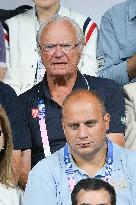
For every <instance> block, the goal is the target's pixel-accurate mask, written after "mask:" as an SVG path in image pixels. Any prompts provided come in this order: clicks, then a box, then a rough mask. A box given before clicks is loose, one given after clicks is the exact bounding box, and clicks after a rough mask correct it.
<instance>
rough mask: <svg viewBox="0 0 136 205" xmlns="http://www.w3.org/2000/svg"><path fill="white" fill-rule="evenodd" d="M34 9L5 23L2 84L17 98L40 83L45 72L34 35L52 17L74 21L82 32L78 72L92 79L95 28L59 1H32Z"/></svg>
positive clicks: (94, 58) (87, 19) (87, 18)
mask: <svg viewBox="0 0 136 205" xmlns="http://www.w3.org/2000/svg"><path fill="white" fill-rule="evenodd" d="M33 2H34V4H35V7H34V8H33V9H31V10H29V11H26V12H25V13H23V14H20V15H17V16H15V17H13V18H11V19H9V20H7V21H6V23H7V25H8V28H9V47H8V48H7V73H6V77H5V81H4V82H5V83H7V84H9V85H10V86H11V87H12V88H14V90H15V91H16V93H17V95H19V94H21V93H23V92H25V91H26V90H29V89H30V88H31V87H33V86H34V85H35V84H36V83H38V82H40V81H41V80H42V79H43V76H44V73H45V68H44V66H43V64H42V62H41V58H40V56H39V54H38V51H37V50H38V49H37V47H38V46H37V41H36V35H37V31H38V30H39V28H40V26H41V24H42V23H43V22H45V21H47V20H48V19H49V18H50V17H52V16H55V15H58V14H59V15H63V16H68V17H69V18H72V19H74V20H75V21H76V22H77V23H78V24H79V25H80V27H81V29H82V30H83V32H84V34H85V36H86V39H85V45H86V46H85V47H84V51H83V55H82V59H81V61H80V63H79V69H80V71H81V72H82V73H86V74H89V75H93V76H95V75H96V71H97V62H96V45H97V32H98V31H97V30H98V29H97V25H96V24H95V23H94V22H93V21H92V19H91V18H90V17H86V16H84V15H82V14H79V13H77V12H75V11H73V10H71V9H68V8H64V7H63V6H62V5H61V3H60V0H50V1H46V0H44V1H43V0H33Z"/></svg>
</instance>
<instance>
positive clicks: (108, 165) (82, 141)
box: [24, 90, 136, 205]
mask: <svg viewBox="0 0 136 205" xmlns="http://www.w3.org/2000/svg"><path fill="white" fill-rule="evenodd" d="M62 118H63V119H62V124H63V129H64V133H65V137H66V140H67V144H66V145H65V146H64V147H63V148H62V149H60V150H59V151H57V152H55V153H54V154H52V155H51V156H50V157H47V158H45V159H43V160H42V161H41V162H39V163H38V164H37V165H36V166H35V167H34V168H33V169H32V171H31V172H30V175H29V179H28V183H27V186H26V190H25V195H24V205H29V204H31V205H42V204H50V205H54V204H65V205H71V193H70V191H72V190H73V187H74V185H75V184H76V183H77V182H78V181H79V180H81V179H83V178H88V177H90V178H100V179H102V180H104V181H107V182H109V183H110V184H111V185H113V186H114V188H115V191H116V196H117V205H121V204H123V205H134V204H136V197H135V196H136V166H135V163H136V154H135V153H134V152H132V151H129V150H128V149H124V148H122V147H120V146H118V145H116V144H113V143H112V142H111V141H109V140H107V138H106V130H107V129H108V128H109V119H110V116H109V113H107V112H106V111H105V108H104V105H103V102H102V100H101V99H100V98H99V97H98V96H97V95H96V94H95V93H94V92H93V91H88V90H77V91H74V92H73V93H71V94H70V95H69V96H68V97H67V98H66V100H65V101H64V103H63V111H62Z"/></svg>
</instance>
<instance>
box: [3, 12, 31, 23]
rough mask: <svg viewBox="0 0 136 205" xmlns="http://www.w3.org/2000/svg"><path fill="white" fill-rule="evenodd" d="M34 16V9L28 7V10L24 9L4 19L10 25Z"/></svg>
mask: <svg viewBox="0 0 136 205" xmlns="http://www.w3.org/2000/svg"><path fill="white" fill-rule="evenodd" d="M33 17H34V9H30V10H28V11H25V12H23V13H20V14H17V15H15V16H13V17H11V18H9V19H7V20H6V23H7V24H8V25H10V24H11V25H12V24H13V23H14V24H15V23H18V22H20V21H26V20H27V21H28V19H30V20H31V19H32V18H33Z"/></svg>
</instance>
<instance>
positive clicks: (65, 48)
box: [19, 16, 125, 167]
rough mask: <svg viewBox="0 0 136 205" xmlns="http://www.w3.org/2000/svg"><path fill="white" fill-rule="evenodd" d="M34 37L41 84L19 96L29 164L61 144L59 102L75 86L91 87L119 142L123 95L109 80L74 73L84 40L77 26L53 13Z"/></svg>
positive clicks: (75, 87) (60, 104)
mask: <svg viewBox="0 0 136 205" xmlns="http://www.w3.org/2000/svg"><path fill="white" fill-rule="evenodd" d="M38 39H39V40H38V41H39V47H40V53H41V58H42V62H43V64H44V66H45V67H46V75H45V78H44V79H43V81H42V82H41V83H39V84H38V85H35V86H34V87H33V88H32V89H30V90H29V91H27V92H26V93H24V94H22V95H20V96H19V99H20V101H21V102H22V103H23V105H24V108H25V114H26V116H27V123H28V127H29V129H30V132H31V139H32V167H33V166H34V165H35V164H36V163H37V162H38V161H40V160H41V159H43V158H44V157H45V156H48V155H50V154H51V153H53V152H55V151H57V150H59V149H60V148H61V147H63V146H64V145H65V143H66V139H65V135H64V132H63V129H62V124H61V110H62V103H63V101H64V99H65V98H66V97H67V95H68V94H70V93H71V91H72V90H75V89H80V88H85V89H87V90H91V89H93V90H95V91H96V92H98V93H99V94H100V95H101V96H102V98H103V100H104V103H105V105H106V109H107V111H108V112H109V113H110V115H111V123H110V129H109V130H108V136H109V138H110V139H112V140H113V141H114V142H116V143H118V144H121V145H123V143H124V135H123V132H124V125H123V124H122V122H121V116H123V115H124V114H125V103H124V97H123V94H122V92H121V90H120V88H119V87H118V85H116V84H115V83H114V82H113V81H111V80H107V79H101V78H95V77H91V76H87V75H81V73H80V72H78V69H77V65H78V62H79V59H80V56H81V53H82V49H83V42H84V36H83V32H82V30H81V29H80V28H79V26H78V25H77V24H76V23H75V22H74V21H73V20H71V19H69V18H67V17H63V16H56V17H53V18H52V19H50V20H49V21H48V22H46V23H45V24H43V26H42V28H41V29H40V31H39V35H38ZM64 39H65V41H64ZM45 115H46V116H45ZM43 127H44V129H43ZM45 130H46V132H45ZM42 142H43V143H42Z"/></svg>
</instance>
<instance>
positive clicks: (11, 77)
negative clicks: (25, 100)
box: [4, 20, 21, 94]
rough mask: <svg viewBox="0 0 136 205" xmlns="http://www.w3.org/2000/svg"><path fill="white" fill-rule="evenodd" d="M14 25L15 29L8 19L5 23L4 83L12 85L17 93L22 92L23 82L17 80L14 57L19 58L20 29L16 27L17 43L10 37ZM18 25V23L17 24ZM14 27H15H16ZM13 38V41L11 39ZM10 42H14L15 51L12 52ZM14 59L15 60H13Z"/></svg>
mask: <svg viewBox="0 0 136 205" xmlns="http://www.w3.org/2000/svg"><path fill="white" fill-rule="evenodd" d="M11 27H12V29H13V27H14V26H13V25H11V26H10V24H8V20H7V22H6V23H5V24H4V34H5V46H6V67H7V70H6V74H5V78H4V83H6V84H8V85H10V86H11V87H12V88H13V89H14V90H15V91H16V93H17V94H20V90H21V84H20V82H19V81H18V80H17V73H16V72H15V64H14V66H13V63H14V61H13V59H15V58H16V60H17V59H19V56H18V55H19V51H18V47H17V43H16V41H17V37H16V36H17V35H18V34H17V32H18V29H14V39H15V38H16V41H15V43H14V42H13V43H11V41H12V40H11V39H12V37H10V34H9V32H10V28H11ZM15 27H16V25H15ZM15 27H14V28H15ZM10 40H11V41H10ZM10 44H14V51H13V52H14V53H12V49H11V48H10V47H11V46H10ZM12 61H13V62H12Z"/></svg>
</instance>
